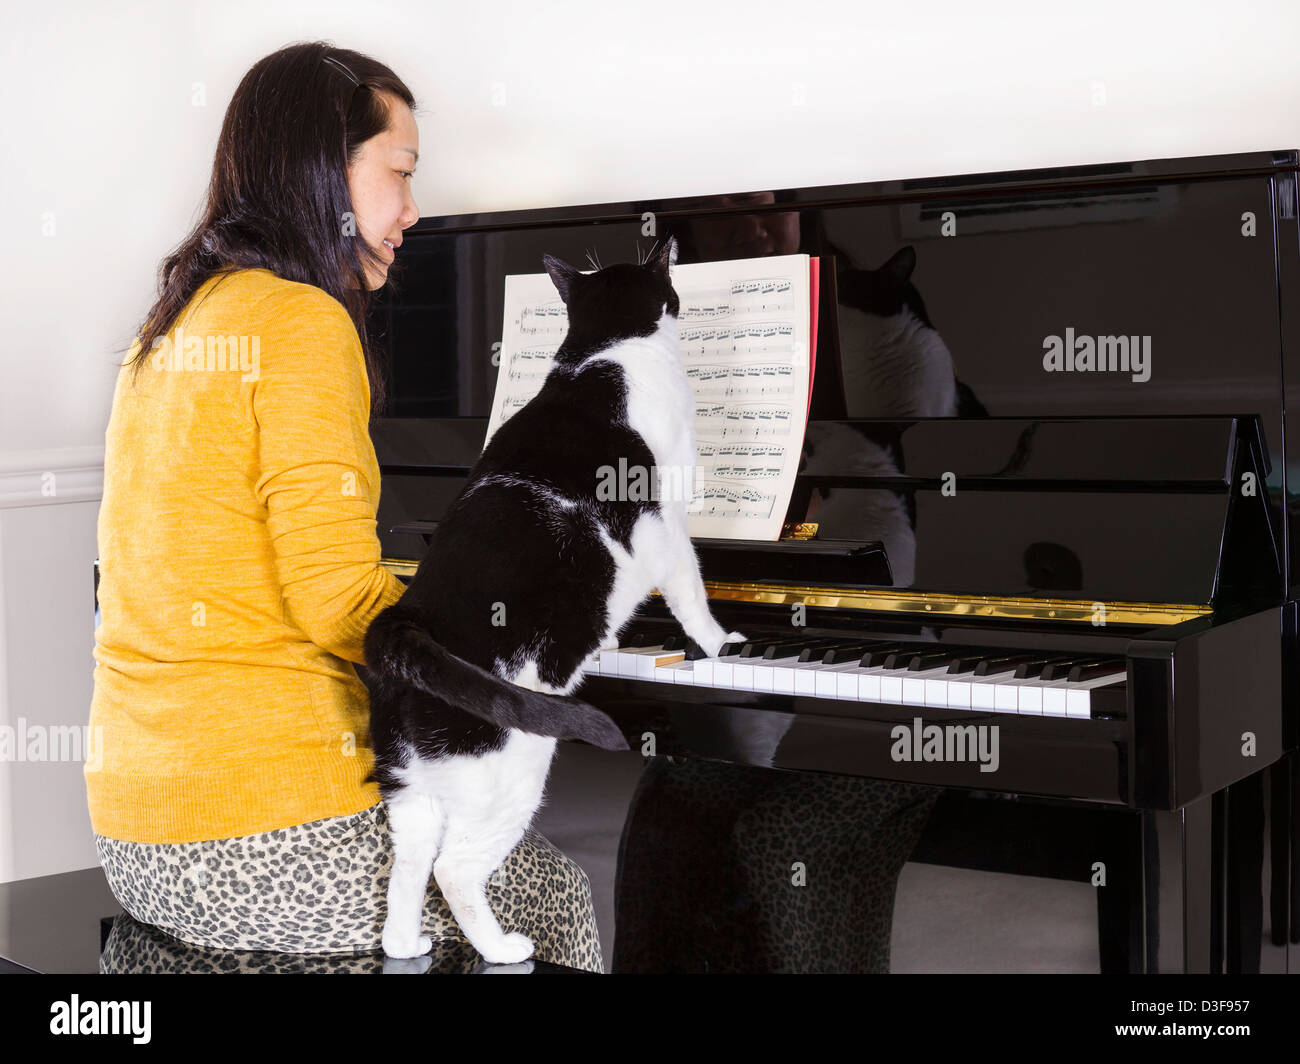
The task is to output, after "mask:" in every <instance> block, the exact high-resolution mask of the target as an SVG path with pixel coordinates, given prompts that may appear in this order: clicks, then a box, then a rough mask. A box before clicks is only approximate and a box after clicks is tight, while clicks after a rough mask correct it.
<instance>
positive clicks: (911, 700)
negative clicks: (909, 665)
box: [903, 664, 948, 706]
mask: <svg viewBox="0 0 1300 1064" xmlns="http://www.w3.org/2000/svg"><path fill="white" fill-rule="evenodd" d="M947 675H948V666H947V665H946V664H945V665H941V666H938V667H936V668H933V669H922V670H920V671H918V672H905V673H903V704H904V705H908V706H924V705H946V704H947V699H948V692H947V689H946V688H947V681H946V680H945V679H943V678H944V677H946V676H947ZM931 683H937V684H940V685H942V688H936V690H942V694H941V697H942V698H943V701H942V702H937V703H936V702H929V701H927V699H926V693H927V691H928V690H929V688H928V685H929V684H931Z"/></svg>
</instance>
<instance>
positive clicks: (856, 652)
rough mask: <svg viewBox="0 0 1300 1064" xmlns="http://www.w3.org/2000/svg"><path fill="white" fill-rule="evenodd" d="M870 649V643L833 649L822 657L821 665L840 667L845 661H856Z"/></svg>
mask: <svg viewBox="0 0 1300 1064" xmlns="http://www.w3.org/2000/svg"><path fill="white" fill-rule="evenodd" d="M870 649H871V644H870V643H849V644H847V645H845V646H842V647H835V648H834V649H832V650H828V651H826V653H825V654H823V655H822V664H823V665H842V664H844V662H846V661H857V660H859V659H860V658H861V657H862V655H863V654H865V653H866V652H867V651H868V650H870Z"/></svg>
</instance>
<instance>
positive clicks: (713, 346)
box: [484, 255, 819, 540]
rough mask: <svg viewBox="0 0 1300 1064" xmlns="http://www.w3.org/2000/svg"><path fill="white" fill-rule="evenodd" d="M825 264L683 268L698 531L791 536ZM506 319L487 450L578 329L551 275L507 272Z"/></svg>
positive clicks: (693, 529) (693, 513)
mask: <svg viewBox="0 0 1300 1064" xmlns="http://www.w3.org/2000/svg"><path fill="white" fill-rule="evenodd" d="M818 265H819V264H818V260H817V259H815V258H811V257H810V256H808V255H781V256H776V257H770V258H757V259H735V260H731V261H727V262H701V263H688V264H685V265H679V266H674V267H673V268H672V281H673V287H674V288H675V289H676V291H677V296H678V300H679V307H678V315H677V321H678V328H679V332H680V335H681V346H682V363H683V365H684V366H685V368H686V376H687V379H688V380H689V381H690V384H691V389H692V391H693V392H694V394H695V434H696V454H697V464H698V466H699V469H698V470H697V473H696V478H695V484H694V486H693V487H694V491H693V498H692V499H691V501H690V503H689V504H688V506H687V513H688V517H689V528H690V533H691V535H692V536H695V537H716V538H721V539H769V540H774V539H777V538H778V537H779V536H780V533H781V524H782V522H783V521H784V520H785V513H786V509H787V507H788V506H789V504H790V495H791V493H792V492H793V491H794V481H795V473H796V472H797V470H798V467H799V456H800V452H801V450H802V448H803V437H804V430H805V428H806V426H807V423H808V412H809V410H810V409H811V405H812V380H813V368H814V353H815V352H816V349H817V318H816V314H817V282H818ZM504 317H505V320H504V324H503V328H502V333H501V365H500V368H499V370H498V372H497V384H496V394H495V395H494V397H493V400H492V416H491V418H490V420H489V421H488V431H487V437H486V439H485V440H484V446H486V444H487V441H488V440H490V439H491V438H492V435H493V433H495V432H496V430H497V428H499V427H500V426H501V425H502V424H504V423H505V421H506V420H507V419H508V418H509V417H510V416H511V415H512V414H514V413H516V412H517V411H518V410H520V409H522V408H523V406H524V405H525V404H526V403H527V402H528V401H529V400H530V399H532V397H533V396H534V395H536V394H537V393H538V392H539V391H541V388H542V383H543V381H544V380H545V379H546V374H547V373H548V372H549V370H550V366H551V362H552V361H553V359H554V357H555V352H556V350H557V349H558V348H559V346H560V344H561V342H563V340H564V334H565V333H566V332H567V331H568V326H569V322H568V313H567V310H566V308H565V306H564V302H563V300H561V299H560V295H559V293H558V292H557V291H556V290H555V285H554V284H552V282H551V278H550V276H549V275H548V274H546V273H536V274H510V275H509V276H507V277H506V281H505V315H504Z"/></svg>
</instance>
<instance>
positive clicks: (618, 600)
mask: <svg viewBox="0 0 1300 1064" xmlns="http://www.w3.org/2000/svg"><path fill="white" fill-rule="evenodd" d="M676 254H677V245H676V243H675V242H674V241H669V242H668V243H667V244H665V245H664V247H663V248H662V249H661V250H660V251H659V252H658V254H655V255H653V256H652V257H651V258H650V259H648V260H647V261H646V262H645V263H644V264H641V265H631V264H618V265H614V266H610V267H608V268H606V269H603V270H598V271H597V272H595V273H592V274H586V275H584V274H581V273H579V272H578V271H577V270H575V269H574V268H573V267H572V266H569V265H568V264H566V263H564V262H561V261H559V260H558V259H554V258H551V257H550V256H546V257H545V260H544V261H545V262H546V269H547V272H548V273H549V274H550V275H551V280H552V281H553V282H554V283H555V287H556V288H557V289H558V290H559V293H560V296H561V298H562V299H563V300H564V303H565V304H566V306H567V308H568V314H569V329H568V333H567V335H566V336H565V339H564V342H563V344H561V346H560V349H559V351H558V352H557V353H556V356H555V362H554V365H553V367H552V369H551V371H550V373H549V374H548V375H547V377H546V380H545V383H544V384H543V386H542V389H541V391H540V392H539V393H538V394H537V395H536V397H535V398H534V399H533V400H532V401H531V402H530V403H528V404H527V405H526V406H525V407H524V408H523V409H522V410H520V411H519V412H518V413H516V414H515V415H513V416H512V417H511V418H510V419H509V420H507V421H506V422H505V423H504V424H503V425H502V426H501V427H500V428H499V429H497V431H496V433H495V434H494V435H493V436H492V438H491V440H490V441H489V443H488V446H487V447H486V449H485V450H484V452H483V454H482V455H481V456H480V458H479V460H478V462H477V464H476V465H475V466H474V468H473V469H472V470H471V471H470V477H469V481H468V483H467V484H466V486H465V489H464V490H463V491H462V492H461V494H460V495H459V496H458V497H457V499H456V501H455V502H453V503H452V505H451V507H450V508H449V509H448V511H447V513H446V515H445V516H444V518H443V520H442V521H441V522H440V523H439V524H438V528H437V531H436V533H435V535H434V538H433V542H432V543H431V544H430V547H429V552H428V554H427V556H426V557H425V559H424V561H423V562H422V563H421V565H420V568H419V571H418V572H417V573H416V575H415V577H414V579H413V580H412V582H411V586H410V588H409V589H408V590H407V591H406V593H405V595H403V597H402V599H401V600H400V601H399V602H398V603H397V604H396V605H394V606H391V607H389V608H388V609H387V610H385V611H384V612H383V613H382V614H380V616H379V617H378V618H377V619H376V620H375V622H374V623H373V624H372V625H371V627H370V630H369V632H368V633H367V635H366V642H365V657H366V665H367V674H368V679H369V681H370V687H371V734H372V739H373V743H374V750H375V769H374V779H375V780H376V781H377V782H378V784H379V788H380V791H381V793H382V794H383V797H384V801H385V804H386V806H387V810H388V816H389V823H390V825H391V831H392V843H393V856H394V863H393V872H392V879H391V882H390V884H389V890H388V916H387V920H386V922H385V925H384V933H383V948H384V951H385V952H386V953H387V954H388V955H389V956H391V957H414V956H419V955H421V954H424V953H427V952H428V951H429V949H430V948H431V945H432V943H431V942H430V940H429V938H428V937H427V936H421V934H420V922H421V913H422V911H423V908H424V902H425V893H426V891H427V889H428V881H429V874H430V871H432V873H433V875H434V877H435V878H436V880H437V882H438V886H439V888H440V890H441V891H442V895H443V897H444V898H445V899H446V901H447V904H448V905H449V906H450V908H451V911H452V914H453V915H454V916H455V917H456V921H457V923H458V924H459V925H460V928H461V930H462V931H463V932H464V934H465V937H466V938H467V939H468V940H469V942H470V944H471V945H472V946H474V948H475V949H477V950H478V952H479V953H480V954H482V956H483V957H484V959H485V960H487V961H489V962H491V963H494V964H509V963H514V962H518V961H521V960H524V959H526V958H527V957H529V956H530V955H531V954H532V950H533V944H532V942H531V941H529V940H528V939H527V938H526V937H525V936H524V935H521V934H518V933H514V934H506V933H505V932H504V931H503V930H502V929H501V926H500V925H499V924H498V923H497V921H496V918H495V916H494V915H493V913H492V910H491V908H490V906H489V904H488V899H487V894H486V884H487V881H488V878H489V877H490V876H491V875H492V873H493V872H494V871H495V870H496V869H497V868H498V867H499V866H500V865H501V863H502V862H503V861H504V860H505V859H506V857H507V856H508V855H509V854H510V852H511V850H513V849H514V847H515V846H516V845H517V844H518V843H519V841H520V839H521V838H523V835H524V832H525V830H527V828H528V825H529V824H530V823H531V822H532V819H533V816H534V815H535V814H536V812H537V809H538V807H539V806H540V805H541V802H542V793H543V789H544V787H545V783H546V777H547V774H548V773H549V771H550V764H551V758H552V755H553V754H554V751H555V743H556V738H557V737H558V738H577V739H582V740H585V741H587V742H590V743H593V744H595V745H597V746H601V747H604V748H606V749H626V748H627V743H626V741H625V740H624V739H623V736H622V734H621V733H620V732H619V731H618V729H617V727H616V726H615V725H614V723H613V722H612V721H611V720H610V719H609V718H608V717H606V716H605V715H604V714H603V713H601V712H600V711H599V710H597V709H596V708H594V707H593V706H590V705H588V704H586V703H585V702H582V701H580V700H578V699H576V698H572V697H569V696H568V692H570V691H572V690H573V689H574V688H575V687H576V686H577V685H578V684H579V683H580V682H581V681H582V678H583V672H582V666H583V664H584V662H585V661H586V660H587V659H588V658H589V657H590V656H591V654H592V653H593V652H594V651H595V650H596V649H597V648H599V647H602V646H607V645H612V644H614V643H616V636H617V633H618V631H619V630H620V629H621V628H622V627H623V626H624V625H625V624H626V623H627V622H628V620H629V619H630V618H631V616H632V614H633V612H634V611H635V610H636V608H637V607H638V606H639V605H640V604H641V603H642V601H643V600H644V599H645V598H646V597H647V596H648V595H649V593H650V592H651V591H652V590H653V589H655V588H658V589H659V590H660V591H661V592H662V594H663V596H664V600H665V602H666V603H667V604H668V607H669V608H670V609H671V610H672V612H673V614H674V616H675V617H676V618H677V620H678V621H679V622H680V623H681V625H682V628H683V629H684V630H685V632H686V634H687V635H688V636H690V637H691V639H693V640H694V641H695V642H696V643H698V644H699V646H700V647H702V648H703V649H704V650H705V651H707V652H708V653H710V654H716V653H717V652H718V650H720V649H721V647H722V645H723V643H725V642H728V641H732V642H735V641H739V640H741V639H743V637H742V636H741V635H739V634H738V633H735V632H733V633H731V634H730V636H728V634H727V633H726V632H725V631H724V629H723V628H722V627H721V626H720V625H719V624H718V623H717V622H716V621H715V620H714V619H713V616H712V615H711V613H710V612H709V607H708V598H707V595H706V593H705V590H704V585H703V582H702V580H701V578H700V568H699V561H698V559H697V558H696V555H695V548H694V546H693V545H692V543H691V540H690V536H689V534H688V533H687V524H686V506H687V497H686V496H687V495H688V493H689V486H690V485H691V484H692V482H693V477H691V476H690V475H682V474H683V471H685V470H688V469H691V468H693V466H694V464H695V460H696V458H695V431H694V419H695V402H694V399H693V397H692V395H691V390H690V386H689V384H688V383H687V379H686V372H685V370H684V368H683V366H682V361H681V348H680V344H679V341H678V332H677V307H678V303H677V295H676V293H675V292H674V290H673V287H672V283H671V281H670V279H669V273H668V271H669V267H670V266H671V265H672V264H673V263H674V262H675V261H676ZM620 460H621V461H622V462H623V463H625V468H627V469H638V468H639V469H640V470H645V471H646V472H645V474H644V475H645V476H646V477H647V478H649V479H650V480H651V482H652V483H653V482H654V477H655V476H656V474H657V473H662V471H664V470H666V469H673V470H676V471H677V482H678V483H680V484H681V487H682V490H680V491H676V492H672V493H664V492H660V491H655V492H654V494H653V496H652V497H640V496H642V495H645V494H647V493H637V492H633V493H631V494H634V495H637V496H638V497H635V498H632V499H623V498H614V499H608V498H606V497H605V496H606V495H607V494H610V493H608V492H606V491H604V490H603V487H607V486H608V484H609V477H608V476H607V475H606V472H604V471H608V470H612V469H616V468H619V467H620ZM639 475H640V474H639ZM665 483H668V481H667V480H666V481H665ZM615 494H617V493H615ZM625 494H628V493H625ZM660 496H662V497H660Z"/></svg>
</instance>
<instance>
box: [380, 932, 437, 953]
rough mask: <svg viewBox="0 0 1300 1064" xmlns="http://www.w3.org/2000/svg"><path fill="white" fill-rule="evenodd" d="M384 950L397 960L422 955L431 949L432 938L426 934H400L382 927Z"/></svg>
mask: <svg viewBox="0 0 1300 1064" xmlns="http://www.w3.org/2000/svg"><path fill="white" fill-rule="evenodd" d="M383 945H384V952H385V953H386V954H388V956H390V957H393V958H396V959H398V960H401V959H404V958H409V957H423V956H424V955H425V954H426V953H428V952H429V951H430V950H431V949H433V939H432V938H430V937H429V936H428V935H415V936H412V935H401V934H398V933H397V932H396V931H389V930H388V928H384V937H383Z"/></svg>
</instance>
